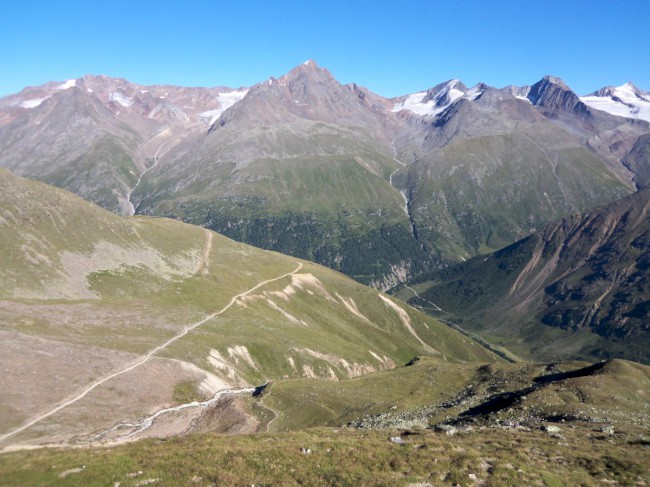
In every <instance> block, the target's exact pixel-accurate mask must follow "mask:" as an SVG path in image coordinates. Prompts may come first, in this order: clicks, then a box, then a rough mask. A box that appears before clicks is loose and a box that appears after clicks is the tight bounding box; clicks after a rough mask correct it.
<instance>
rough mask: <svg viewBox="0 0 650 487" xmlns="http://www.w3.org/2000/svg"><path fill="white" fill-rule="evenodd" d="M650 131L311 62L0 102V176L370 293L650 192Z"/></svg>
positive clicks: (103, 84)
mask: <svg viewBox="0 0 650 487" xmlns="http://www.w3.org/2000/svg"><path fill="white" fill-rule="evenodd" d="M612 90H613V91H612ZM617 90H618V91H617ZM634 90H636V91H634V93H637V94H639V95H638V96H639V97H641V98H643V96H645V95H643V93H644V92H642V91H641V90H638V89H636V88H634ZM628 91H629V90H628ZM601 92H602V93H601ZM599 93H600V95H599V96H601V95H602V96H608V97H612V96H613V97H616V96H618V95H616V93H618V94H619V95H621V93H620V90H619V89H618V88H616V89H611V90H610V89H603V90H601V91H600V92H599ZM625 93H627V91H626V92H625ZM594 96H595V95H594ZM621 96H623V95H621ZM626 96H627V95H626ZM634 96H636V95H634ZM623 98H625V99H626V100H628V98H629V97H627V98H626V97H625V96H623ZM623 98H621V100H623ZM641 98H638V100H640V101H639V103H641V102H642V101H643V100H641ZM612 100H614V98H612ZM628 101H629V100H628ZM612 103H618V102H616V101H615V100H614V101H612ZM626 103H627V102H626ZM635 103H636V102H635ZM649 134H650V123H649V122H647V121H644V120H642V119H639V118H629V117H621V116H616V115H612V114H611V113H607V112H606V111H602V110H599V109H595V108H593V107H592V106H590V105H589V104H586V103H585V102H584V101H583V99H581V98H580V97H579V96H578V95H577V94H575V93H574V92H573V91H572V90H571V89H570V88H569V87H568V86H567V85H566V84H565V83H564V82H563V81H562V80H561V79H560V78H557V77H554V76H545V77H544V78H542V79H541V80H539V81H538V82H537V83H534V84H533V85H532V86H525V87H514V86H510V87H506V88H504V89H496V88H493V87H490V86H487V85H485V84H484V83H479V84H477V85H475V86H473V87H471V88H468V87H467V86H465V85H464V84H463V83H462V82H461V81H460V80H456V79H452V80H449V81H447V82H444V83H440V84H437V85H436V86H434V87H432V88H430V89H428V90H423V91H420V92H418V93H414V94H410V95H404V96H401V97H397V98H393V99H386V98H383V97H381V96H379V95H377V94H374V93H372V92H370V91H368V90H367V89H365V88H363V87H360V86H357V85H356V84H348V85H342V84H341V83H339V82H338V81H337V80H336V79H335V78H334V76H333V75H332V74H331V73H330V72H329V71H327V70H326V69H324V68H321V67H319V66H318V65H317V64H316V63H315V62H314V61H307V62H305V63H303V64H301V65H299V66H297V67H296V68H294V69H293V70H291V71H290V72H289V73H287V74H285V75H283V76H280V77H279V78H277V79H276V78H269V79H267V80H266V81H264V82H261V83H258V84H256V85H254V86H251V87H248V88H240V89H236V90H235V89H231V88H225V87H214V88H182V87H174V86H164V85H154V86H143V85H138V84H136V83H131V82H129V81H127V80H124V79H116V78H110V77H107V76H84V77H81V78H78V79H75V80H68V81H66V82H51V83H46V84H44V85H41V86H36V87H28V88H25V89H24V90H23V91H22V92H20V93H18V94H15V95H11V96H8V97H4V98H2V99H0V167H5V168H9V169H10V170H12V171H15V172H16V173H18V174H20V175H23V176H27V177H32V178H36V179H40V180H43V181H46V182H48V183H51V184H54V185H57V186H59V187H63V188H65V189H69V190H71V191H73V192H75V193H76V194H79V195H81V196H83V197H84V198H86V199H88V200H90V201H93V202H95V203H96V204H99V205H100V206H102V207H104V208H107V209H110V210H111V211H114V212H116V213H120V214H127V215H131V214H134V213H138V214H149V215H158V216H168V217H172V218H175V219H179V220H182V221H185V222H189V223H194V224H198V225H201V226H204V227H207V228H210V229H213V230H215V231H219V232H221V233H223V234H225V235H227V236H229V237H231V238H234V239H236V240H239V241H242V242H246V243H250V244H253V245H256V246H259V247H262V248H266V249H270V250H276V251H280V252H283V253H286V254H290V255H293V256H296V257H299V258H307V259H310V260H314V261H317V262H318V263H321V264H324V265H327V266H328V267H330V268H333V269H335V270H338V271H341V272H343V273H345V274H347V275H349V276H351V277H353V278H354V279H356V280H358V281H360V282H362V283H366V284H371V285H373V286H374V287H377V288H380V289H389V288H391V287H393V286H395V285H397V284H399V283H401V282H405V281H406V280H407V279H409V278H413V277H416V276H418V275H421V274H423V273H426V272H429V271H430V270H432V269H435V268H439V267H441V266H445V265H447V264H449V263H453V262H457V261H459V260H462V259H467V258H471V257H472V256H474V255H477V254H478V253H485V252H489V251H491V250H494V249H498V248H502V247H503V246H505V245H508V244H510V243H512V242H514V241H515V240H517V239H518V238H522V237H524V236H526V235H528V234H530V233H531V232H533V231H536V230H539V229H540V228H541V227H542V226H543V225H545V224H547V223H549V222H551V221H554V220H555V219H557V218H561V217H564V216H567V215H569V214H572V213H575V212H579V211H584V210H586V209H588V208H592V207H594V206H597V205H600V204H604V203H608V202H610V201H613V200H615V199H617V198H619V197H621V196H623V195H624V194H628V193H630V192H632V191H633V190H634V189H636V187H640V186H643V185H644V184H645V183H646V180H647V178H648V171H649V170H648V161H647V160H646V159H647V158H646V153H647V151H646V150H645V147H646V145H647V144H645V142H646V138H647V136H648V135H649Z"/></svg>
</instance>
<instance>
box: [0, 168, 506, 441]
mask: <svg viewBox="0 0 650 487" xmlns="http://www.w3.org/2000/svg"><path fill="white" fill-rule="evenodd" d="M0 228H1V229H2V231H1V232H0V317H1V321H2V323H3V325H2V329H1V330H0V335H2V340H0V356H1V357H3V359H4V360H3V386H2V388H3V389H2V390H3V394H2V398H0V410H1V411H2V416H3V421H2V425H1V427H0V437H2V435H4V434H7V433H10V432H11V431H13V430H14V429H15V428H19V427H20V426H21V425H23V424H25V423H27V422H28V420H30V419H33V418H35V417H38V416H39V415H42V414H44V413H45V412H47V411H51V410H52V409H53V408H55V407H56V406H58V405H59V404H62V403H63V400H64V398H68V399H70V398H74V397H78V396H77V395H79V394H81V393H82V392H83V391H87V394H84V395H83V397H79V400H78V401H77V400H74V401H73V403H71V404H70V405H69V406H67V407H65V408H63V409H61V411H60V412H59V411H57V412H56V413H55V414H52V415H51V416H47V417H44V418H43V419H42V421H39V422H38V423H37V424H34V425H33V426H32V427H29V428H27V429H26V430H25V431H24V432H21V433H19V434H18V435H17V436H16V438H17V439H18V440H21V439H22V440H28V439H39V441H41V440H43V439H44V438H49V439H56V438H59V439H60V438H67V437H70V436H71V435H74V434H83V435H86V434H88V433H90V432H91V431H92V430H93V429H96V428H104V429H106V428H109V427H110V426H111V425H112V424H113V423H114V422H116V421H118V420H122V419H124V418H129V417H133V416H144V415H146V414H145V413H148V412H149V411H151V410H154V411H155V410H156V408H161V407H163V406H165V405H168V404H169V403H170V402H171V401H172V399H173V397H175V396H178V394H180V393H182V394H183V397H201V396H204V395H210V396H211V395H212V394H213V393H214V392H215V391H217V390H221V389H228V388H232V387H242V386H247V385H261V384H263V383H264V382H266V381H268V380H274V379H278V378H282V377H285V378H290V377H315V378H323V379H329V380H336V379H338V378H344V377H354V376H358V375H362V374H367V373H369V372H372V371H377V370H383V369H388V368H392V367H395V366H396V365H400V364H403V363H405V362H407V361H408V360H410V359H411V358H412V357H413V356H414V355H419V354H424V355H431V356H433V357H437V360H443V361H481V362H483V361H492V360H495V357H494V356H493V355H492V354H491V353H490V352H488V351H487V350H485V349H484V348H483V347H481V346H480V345H479V344H478V343H475V342H472V341H470V340H469V339H467V338H466V337H463V336H462V335H460V334H458V333H457V332H455V331H453V330H451V329H450V328H448V327H447V326H445V325H442V324H441V323H439V322H437V321H436V320H434V319H432V318H430V317H428V316H426V315H424V314H422V313H420V312H418V311H416V310H414V309H413V308H410V307H409V306H407V305H406V304H404V303H401V302H398V301H395V300H393V299H392V298H389V297H387V296H385V295H383V294H380V293H379V292H378V291H376V290H373V289H370V288H367V287H364V286H362V285H360V284H358V283H356V282H354V281H352V280H351V279H349V278H347V277H345V276H343V275H341V274H338V273H336V272H334V271H332V270H329V269H326V268H324V267H321V266H318V265H316V264H312V263H309V262H305V261H301V262H298V261H297V260H296V259H294V258H291V257H286V256H283V255H280V254H275V253H271V252H268V251H264V250H259V249H255V248H253V247H249V246H247V245H244V244H240V243H236V242H233V241H231V240H229V239H227V238H225V237H223V236H221V235H218V234H216V233H213V232H210V231H208V230H205V229H202V228H199V227H194V226H191V225H186V224H183V223H180V222H177V221H174V220H168V219H161V218H149V217H131V218H125V217H120V216H117V215H114V214H112V213H109V212H107V211H105V210H102V209H100V208H99V207H97V206H95V205H93V204H91V203H88V202H86V201H84V200H81V199H80V198H78V197H76V196H74V195H72V194H71V193H68V192H66V191H62V190H60V189H57V188H53V187H49V186H47V185H45V184H42V183H37V182H33V181H29V180H26V179H22V178H19V177H17V176H14V175H12V174H11V173H9V172H7V171H5V170H0ZM149 356H150V357H149ZM147 357H149V358H147ZM44 371H47V373H44ZM111 375H113V376H114V378H113V379H110V380H108V381H106V382H105V383H104V382H101V381H103V380H104V378H106V377H108V376H111ZM97 381H100V383H99V384H98V385H97V387H96V388H95V389H88V387H90V386H91V385H92V384H94V383H95V382H97ZM179 388H180V389H179ZM179 391H180V392H179ZM188 395H189V396H188ZM187 402H189V401H187ZM89 411H90V412H89ZM80 417H84V418H85V419H84V421H80V420H79V418H80ZM88 418H92V419H88ZM190 419H191V418H190ZM12 441H13V439H12Z"/></svg>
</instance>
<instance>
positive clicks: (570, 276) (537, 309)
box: [411, 189, 650, 363]
mask: <svg viewBox="0 0 650 487" xmlns="http://www.w3.org/2000/svg"><path fill="white" fill-rule="evenodd" d="M649 209H650V190H648V189H644V190H641V191H640V192H639V193H636V194H633V195H630V196H628V197H625V198H623V199H621V200H619V201H616V202H614V203H612V204H610V205H607V206H604V207H600V208H598V209H595V210H592V211H589V212H586V213H583V214H580V215H576V216H572V217H570V218H565V219H562V220H560V221H558V222H557V223H555V224H552V225H549V226H548V227H546V228H545V229H544V230H542V231H540V232H538V233H535V234H533V235H531V236H530V237H528V238H526V239H524V240H521V241H519V242H517V243H515V244H513V245H511V246H509V247H506V248H505V249H503V250H501V251H498V252H495V253H493V254H491V255H489V256H486V257H476V258H474V259H472V260H470V261H468V262H466V263H463V264H460V265H456V266H454V267H451V268H449V269H447V270H445V271H442V272H440V273H438V274H436V275H433V276H432V280H431V281H430V282H429V283H428V284H422V285H421V286H420V287H419V289H420V296H421V298H422V299H418V298H413V299H411V302H412V303H416V304H418V303H419V304H420V305H423V304H424V303H425V302H424V301H423V300H427V301H431V302H434V303H435V304H436V305H437V306H439V307H440V308H442V309H444V310H445V311H447V312H449V313H451V314H452V315H453V316H455V317H456V318H458V319H459V320H462V322H463V323H464V324H465V325H467V326H468V327H471V328H472V329H475V330H477V331H479V332H480V333H482V334H485V335H487V336H499V337H501V338H502V339H507V341H508V342H509V343H510V344H511V345H512V346H513V347H519V348H521V350H522V351H524V353H525V354H527V355H530V356H533V357H537V358H558V357H590V358H606V357H624V358H627V359H631V360H637V361H641V362H645V363H648V362H650V355H648V350H650V348H649V345H650V328H649V323H650V274H649V269H650V219H649V218H648V211H649ZM425 289H426V290H425Z"/></svg>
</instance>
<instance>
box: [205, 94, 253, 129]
mask: <svg viewBox="0 0 650 487" xmlns="http://www.w3.org/2000/svg"><path fill="white" fill-rule="evenodd" d="M247 93H248V90H242V91H231V92H228V93H219V94H218V95H217V101H218V102H219V103H220V104H221V107H220V108H217V109H215V110H208V111H207V112H202V113H200V114H199V116H200V117H201V118H203V119H208V118H209V119H210V125H212V124H213V123H214V122H216V121H217V120H218V119H219V117H220V116H221V114H222V113H223V112H225V111H226V110H228V109H229V108H230V107H231V106H233V105H234V104H235V103H237V102H238V101H240V100H241V99H242V98H244V97H245V96H246V94H247Z"/></svg>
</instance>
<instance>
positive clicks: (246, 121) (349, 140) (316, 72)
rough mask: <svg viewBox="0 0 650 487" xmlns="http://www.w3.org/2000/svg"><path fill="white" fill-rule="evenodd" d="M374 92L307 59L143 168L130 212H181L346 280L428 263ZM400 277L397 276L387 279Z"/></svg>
mask: <svg viewBox="0 0 650 487" xmlns="http://www.w3.org/2000/svg"><path fill="white" fill-rule="evenodd" d="M382 103H383V102H382V100H380V99H379V97H377V96H375V95H372V94H370V93H368V92H366V91H364V90H363V89H361V88H359V87H356V86H354V85H349V86H343V85H341V84H339V83H338V82H337V81H336V80H335V79H334V78H333V77H332V75H331V74H330V73H329V72H328V71H327V70H325V69H323V68H320V67H318V66H317V65H316V64H315V63H314V62H313V61H309V62H308V63H306V64H303V65H300V66H298V67H297V68H295V69H293V70H292V71H291V72H289V73H288V74H286V75H285V76H282V77H281V78H279V79H270V80H269V81H268V82H266V83H260V84H258V85H256V86H254V87H252V88H251V89H250V91H249V92H248V94H247V95H246V97H245V98H244V99H243V100H242V101H241V102H239V103H238V104H237V105H236V106H234V107H233V108H232V109H230V110H228V111H227V112H226V113H224V114H223V115H222V116H221V117H220V118H219V120H217V121H216V122H215V124H214V125H213V126H212V128H211V129H210V133H209V134H208V135H207V136H205V137H202V138H201V139H200V140H197V142H196V144H195V145H194V146H192V147H191V148H190V149H189V150H188V151H187V152H177V153H175V154H174V155H173V156H172V155H171V154H170V157H168V158H166V160H165V161H163V163H162V164H160V165H159V166H157V167H156V168H155V169H152V170H151V171H150V172H149V173H147V176H146V178H145V179H144V181H143V184H142V185H141V186H140V187H139V188H138V189H137V190H136V192H135V193H134V200H136V201H138V204H137V208H138V212H139V213H144V214H158V215H166V216H172V217H174V218H180V219H182V220H184V221H188V222H191V223H195V224H200V225H202V226H206V227H209V228H212V229H214V230H216V231H219V232H222V233H224V234H226V235H228V236H230V237H232V238H235V239H237V240H241V241H245V242H248V243H251V244H254V245H257V246H260V247H264V248H269V249H273V250H277V251H280V252H284V253H288V254H291V255H296V256H299V257H303V258H308V259H312V260H315V261H318V262H319V263H322V264H325V265H327V266H329V267H332V268H334V269H337V270H340V271H342V272H344V273H346V274H348V275H351V276H353V277H354V278H355V279H357V280H359V281H361V282H365V283H369V282H372V281H375V282H382V281H383V280H384V279H386V281H387V282H388V283H391V282H392V283H395V282H398V281H397V280H398V279H400V278H401V279H403V276H404V275H406V274H407V273H409V272H411V273H415V272H417V271H418V270H419V269H418V267H420V268H422V267H423V268H424V269H426V268H427V267H428V264H429V256H428V254H427V253H426V252H425V251H423V250H422V247H421V245H420V244H419V243H418V242H417V241H416V239H415V238H414V237H413V235H412V234H411V230H410V222H409V217H408V214H407V213H406V211H405V209H404V200H403V196H402V195H401V194H400V192H399V191H398V190H397V189H395V188H394V187H393V186H391V183H390V181H391V179H390V176H391V174H392V173H393V172H394V171H395V170H396V169H398V168H399V167H400V165H399V163H398V162H397V161H395V160H394V159H393V157H392V150H391V149H390V144H389V142H388V137H389V136H388V135H387V134H388V133H389V132H390V130H391V129H392V127H394V126H395V125H396V124H397V121H396V120H394V119H393V118H392V117H391V116H390V115H389V114H387V113H384V111H385V109H386V106H383V105H382ZM395 274H397V275H395Z"/></svg>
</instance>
